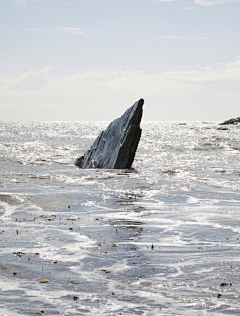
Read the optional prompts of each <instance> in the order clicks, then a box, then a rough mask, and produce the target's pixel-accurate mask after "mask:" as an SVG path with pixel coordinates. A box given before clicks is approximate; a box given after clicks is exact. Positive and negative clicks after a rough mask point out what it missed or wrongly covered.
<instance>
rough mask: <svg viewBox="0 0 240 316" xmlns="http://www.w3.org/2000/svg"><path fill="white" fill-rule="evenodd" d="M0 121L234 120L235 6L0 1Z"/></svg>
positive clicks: (238, 100)
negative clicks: (131, 116) (135, 109)
mask: <svg viewBox="0 0 240 316" xmlns="http://www.w3.org/2000/svg"><path fill="white" fill-rule="evenodd" d="M0 43H1V46H0V65H1V67H0V120H32V121H35V120H112V119H115V118H117V117H119V116H120V115H121V114H122V113H123V112H124V111H125V110H126V109H127V108H128V107H129V106H131V105H132V104H133V103H134V102H135V101H136V100H138V99H140V98H143V99H145V106H144V120H183V121H186V120H225V119H228V118H230V117H237V116H240V3H239V0H235V1H231V0H195V1H194V0H178V1H177V0H176V1H171V0H165V1H161V0H160V1H159V0H0Z"/></svg>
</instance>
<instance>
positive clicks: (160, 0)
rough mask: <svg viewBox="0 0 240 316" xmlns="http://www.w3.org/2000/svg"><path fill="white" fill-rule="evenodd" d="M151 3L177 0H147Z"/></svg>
mask: <svg viewBox="0 0 240 316" xmlns="http://www.w3.org/2000/svg"><path fill="white" fill-rule="evenodd" d="M149 1H150V2H152V3H159V2H173V1H178V0H149Z"/></svg>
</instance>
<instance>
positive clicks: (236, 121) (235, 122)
mask: <svg viewBox="0 0 240 316" xmlns="http://www.w3.org/2000/svg"><path fill="white" fill-rule="evenodd" d="M237 123H240V117H237V118H233V119H230V120H227V121H224V122H222V123H220V124H219V125H230V124H237Z"/></svg>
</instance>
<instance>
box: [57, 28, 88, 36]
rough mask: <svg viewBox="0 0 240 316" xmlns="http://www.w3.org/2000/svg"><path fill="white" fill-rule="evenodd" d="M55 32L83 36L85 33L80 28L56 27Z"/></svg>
mask: <svg viewBox="0 0 240 316" xmlns="http://www.w3.org/2000/svg"><path fill="white" fill-rule="evenodd" d="M55 30H57V31H63V32H69V33H73V34H83V33H84V31H83V29H81V28H78V27H55Z"/></svg>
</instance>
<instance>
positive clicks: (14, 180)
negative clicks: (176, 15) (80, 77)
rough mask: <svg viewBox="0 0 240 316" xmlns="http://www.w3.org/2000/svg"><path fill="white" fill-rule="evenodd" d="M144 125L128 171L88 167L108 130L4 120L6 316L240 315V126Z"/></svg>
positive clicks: (2, 302)
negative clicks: (90, 152) (87, 158)
mask: <svg viewBox="0 0 240 316" xmlns="http://www.w3.org/2000/svg"><path fill="white" fill-rule="evenodd" d="M218 123H219V122H157V121H154V122H147V121H143V122H142V123H141V128H142V137H141V140H140V143H139V146H138V150H137V153H136V156H135V160H134V162H133V165H132V168H131V169H130V170H104V169H80V168H78V167H76V166H75V164H74V161H75V159H76V158H78V157H79V156H81V155H82V154H84V152H85V151H86V150H87V149H89V148H90V146H91V144H92V143H93V142H94V140H95V138H96V137H97V136H98V134H99V133H100V131H102V130H104V129H105V128H106V127H107V126H108V124H109V122H90V121H89V122H0V316H19V315H24V316H27V315H62V316H76V315H109V316H114V315H142V316H145V315H191V316H192V315H199V316H202V315H240V142H239V138H240V126H239V125H231V126H230V125H229V126H228V127H227V129H224V130H221V129H219V125H218Z"/></svg>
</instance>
